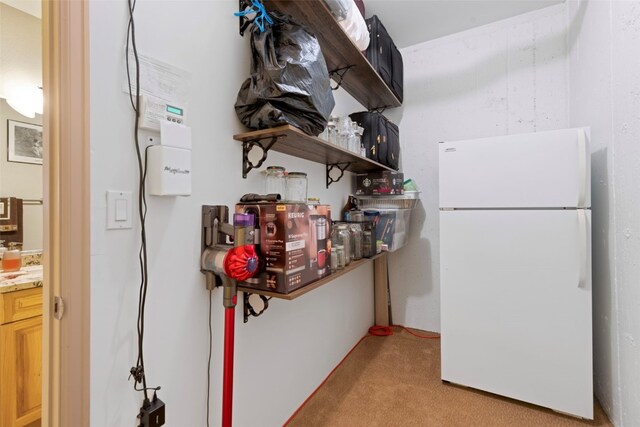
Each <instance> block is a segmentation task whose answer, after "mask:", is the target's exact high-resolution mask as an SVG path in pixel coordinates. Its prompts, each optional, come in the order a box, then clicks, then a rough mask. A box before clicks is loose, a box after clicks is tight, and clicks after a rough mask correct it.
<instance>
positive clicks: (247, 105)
mask: <svg viewBox="0 0 640 427" xmlns="http://www.w3.org/2000/svg"><path fill="white" fill-rule="evenodd" d="M270 15H271V17H272V18H273V21H274V22H273V24H272V25H268V26H266V27H265V29H264V32H260V30H259V29H258V27H257V26H254V27H253V29H252V31H251V53H252V59H251V77H249V78H248V79H247V80H246V81H245V82H244V83H243V84H242V87H241V88H240V91H239V92H238V98H237V100H236V104H235V108H236V114H237V115H238V118H239V119H240V121H241V122H242V123H244V124H245V125H246V126H247V127H249V128H251V129H266V128H270V127H274V126H278V125H283V124H287V123H289V124H291V125H293V126H295V127H297V128H299V129H300V130H302V131H303V132H304V133H306V134H308V135H318V134H319V133H321V132H322V131H323V130H324V128H325V127H326V126H327V121H328V120H329V115H330V114H331V111H332V110H333V107H334V106H335V101H334V99H333V93H332V92H331V85H330V80H329V73H328V71H327V64H326V63H325V62H324V56H322V51H321V50H320V45H319V44H318V40H317V39H316V38H315V36H313V35H312V34H310V33H309V32H307V31H306V30H305V29H304V28H303V27H301V26H300V25H298V24H296V23H295V22H293V20H292V19H291V17H289V16H286V15H282V14H279V13H275V12H272V13H270Z"/></svg>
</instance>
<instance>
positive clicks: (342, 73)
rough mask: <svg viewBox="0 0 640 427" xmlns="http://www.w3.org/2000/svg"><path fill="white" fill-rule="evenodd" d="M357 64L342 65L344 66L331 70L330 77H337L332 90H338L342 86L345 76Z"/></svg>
mask: <svg viewBox="0 0 640 427" xmlns="http://www.w3.org/2000/svg"><path fill="white" fill-rule="evenodd" d="M354 67H355V65H348V66H346V67H342V68H338V69H336V70H333V71H329V77H330V78H332V79H333V78H335V80H336V86H335V87H333V86H331V90H338V88H340V86H342V81H343V80H344V76H345V75H346V74H347V72H348V71H349V70H350V69H352V68H354Z"/></svg>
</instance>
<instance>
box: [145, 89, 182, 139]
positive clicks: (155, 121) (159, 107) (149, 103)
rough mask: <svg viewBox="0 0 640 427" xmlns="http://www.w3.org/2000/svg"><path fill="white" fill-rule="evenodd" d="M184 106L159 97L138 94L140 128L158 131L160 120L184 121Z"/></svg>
mask: <svg viewBox="0 0 640 427" xmlns="http://www.w3.org/2000/svg"><path fill="white" fill-rule="evenodd" d="M185 116H186V111H185V106H184V105H182V104H178V103H168V102H166V101H164V100H162V99H160V98H154V97H152V96H148V95H140V128H142V129H148V130H154V131H158V132H159V131H160V122H161V121H168V122H171V123H177V124H184V123H185Z"/></svg>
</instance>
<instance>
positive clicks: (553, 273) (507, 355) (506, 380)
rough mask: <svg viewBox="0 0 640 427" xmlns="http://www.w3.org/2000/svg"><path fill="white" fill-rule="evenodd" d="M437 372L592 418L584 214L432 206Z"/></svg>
mask: <svg viewBox="0 0 640 427" xmlns="http://www.w3.org/2000/svg"><path fill="white" fill-rule="evenodd" d="M440 227H441V236H440V245H441V255H440V260H441V261H440V262H441V265H440V268H441V272H440V274H441V309H442V310H441V311H442V313H441V315H442V379H443V380H446V381H450V382H452V383H457V384H462V385H465V386H469V387H473V388H477V389H480V390H485V391H489V392H492V393H496V394H499V395H503V396H507V397H511V398H514V399H518V400H522V401H525V402H530V403H534V404H537V405H541V406H544V407H548V408H551V409H555V410H557V411H561V412H566V413H569V414H574V415H577V416H580V417H584V418H593V384H592V373H593V371H592V341H591V333H592V328H591V262H590V260H591V245H590V242H591V236H590V227H591V212H590V211H589V210H535V211H526V210H512V211H508V210H478V211H472V210H469V211H467V210H462V211H441V212H440Z"/></svg>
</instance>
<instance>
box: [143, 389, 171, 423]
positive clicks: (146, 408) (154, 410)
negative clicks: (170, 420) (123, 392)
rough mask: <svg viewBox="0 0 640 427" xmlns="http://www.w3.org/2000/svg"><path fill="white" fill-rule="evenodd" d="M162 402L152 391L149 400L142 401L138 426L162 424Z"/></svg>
mask: <svg viewBox="0 0 640 427" xmlns="http://www.w3.org/2000/svg"><path fill="white" fill-rule="evenodd" d="M164 407H165V406H164V402H163V401H162V400H160V399H158V395H157V394H156V393H155V392H154V393H153V399H152V400H151V402H149V401H148V400H147V401H145V402H144V404H143V405H142V408H140V414H139V415H138V418H140V425H139V426H138V427H160V426H163V425H164V422H165V421H164Z"/></svg>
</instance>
